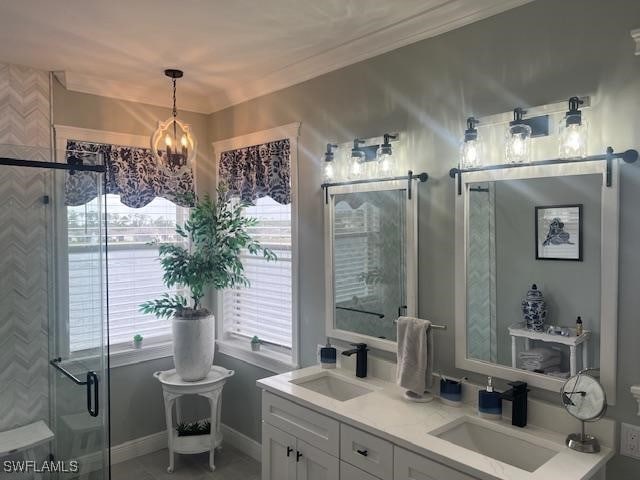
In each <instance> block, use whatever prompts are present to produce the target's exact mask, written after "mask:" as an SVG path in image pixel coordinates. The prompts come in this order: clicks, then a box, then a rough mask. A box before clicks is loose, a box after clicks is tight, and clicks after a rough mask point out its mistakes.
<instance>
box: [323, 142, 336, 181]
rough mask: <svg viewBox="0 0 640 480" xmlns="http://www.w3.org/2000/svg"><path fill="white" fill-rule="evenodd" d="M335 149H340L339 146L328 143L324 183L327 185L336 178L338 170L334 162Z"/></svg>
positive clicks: (325, 156) (325, 154) (325, 155)
mask: <svg viewBox="0 0 640 480" xmlns="http://www.w3.org/2000/svg"><path fill="white" fill-rule="evenodd" d="M334 148H338V145H335V144H333V143H327V151H326V152H324V164H323V165H324V166H323V179H324V180H323V181H324V182H325V183H331V182H332V181H333V180H334V179H335V178H336V169H335V166H334V165H335V164H334V161H333V158H334V155H333V149H334Z"/></svg>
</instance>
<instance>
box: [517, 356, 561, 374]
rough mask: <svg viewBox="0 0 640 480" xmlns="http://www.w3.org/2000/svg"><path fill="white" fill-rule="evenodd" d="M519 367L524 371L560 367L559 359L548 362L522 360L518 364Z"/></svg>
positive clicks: (551, 359)
mask: <svg viewBox="0 0 640 480" xmlns="http://www.w3.org/2000/svg"><path fill="white" fill-rule="evenodd" d="M520 366H521V367H522V368H524V369H525V370H531V371H533V370H546V369H547V368H551V367H559V366H560V357H558V358H550V359H549V360H545V361H543V362H541V361H539V360H522V361H521V362H520Z"/></svg>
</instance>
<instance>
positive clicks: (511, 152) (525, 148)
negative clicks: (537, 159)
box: [505, 107, 531, 163]
mask: <svg viewBox="0 0 640 480" xmlns="http://www.w3.org/2000/svg"><path fill="white" fill-rule="evenodd" d="M525 113H526V112H525V111H524V110H523V109H522V108H520V107H518V108H516V109H514V110H513V121H511V122H509V128H508V129H507V142H506V151H505V153H506V160H507V163H528V162H529V161H530V159H531V127H530V126H529V125H527V123H526V122H525V121H524V120H523V118H522V117H523V115H524V114H525Z"/></svg>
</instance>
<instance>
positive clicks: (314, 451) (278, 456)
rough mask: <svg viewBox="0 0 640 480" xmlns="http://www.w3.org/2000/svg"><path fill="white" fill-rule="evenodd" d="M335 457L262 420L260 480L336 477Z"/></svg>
mask: <svg viewBox="0 0 640 480" xmlns="http://www.w3.org/2000/svg"><path fill="white" fill-rule="evenodd" d="M339 471H340V462H339V460H338V459H337V458H336V457H334V456H332V455H329V454H328V453H326V452H323V451H322V450H320V449H319V448H316V447H314V446H312V445H309V444H308V443H306V442H304V441H302V440H300V439H298V438H296V437H294V436H293V435H291V434H289V433H286V432H283V431H282V430H280V429H278V428H276V427H274V426H272V425H269V424H268V423H263V424H262V479H263V480H336V479H338V478H340V474H339Z"/></svg>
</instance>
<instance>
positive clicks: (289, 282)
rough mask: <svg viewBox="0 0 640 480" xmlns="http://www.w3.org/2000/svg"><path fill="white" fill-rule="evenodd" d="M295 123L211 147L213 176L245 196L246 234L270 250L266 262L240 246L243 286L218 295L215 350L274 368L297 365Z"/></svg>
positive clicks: (235, 138)
mask: <svg viewBox="0 0 640 480" xmlns="http://www.w3.org/2000/svg"><path fill="white" fill-rule="evenodd" d="M299 128H300V124H299V123H291V124H289V125H284V126H280V127H276V128H273V129H270V130H264V131H261V132H255V133H251V134H248V135H243V136H241V137H234V138H230V139H227V140H221V141H219V142H215V143H214V145H213V146H214V151H215V152H216V161H217V170H218V181H220V182H223V183H226V184H227V186H230V187H231V188H230V190H231V191H233V192H234V194H235V195H242V196H243V198H245V199H247V201H249V200H248V198H247V197H250V198H252V200H251V204H252V205H251V206H249V207H247V208H245V210H244V215H246V216H248V217H252V218H256V219H257V220H258V223H257V225H256V226H255V227H253V228H252V230H251V232H250V234H251V235H252V237H253V238H255V239H256V240H258V241H259V242H260V243H261V244H262V245H263V246H265V247H268V248H270V249H271V250H273V252H274V253H275V254H276V256H277V260H276V261H271V262H267V261H266V260H264V259H263V258H262V256H254V255H249V254H248V252H244V254H243V255H242V262H243V266H244V269H245V274H246V275H247V278H248V279H249V281H250V286H249V287H243V288H234V289H228V290H226V291H224V292H219V293H218V296H217V315H216V318H217V335H216V339H217V340H216V343H217V345H218V349H219V351H220V352H221V353H224V354H227V355H231V356H233V357H236V358H238V359H240V360H243V361H245V362H248V363H251V364H253V365H257V366H259V367H262V368H265V369H267V370H270V371H272V372H276V373H283V372H286V371H290V370H291V369H293V368H297V362H298V333H297V332H298V323H297V322H298V300H297V293H298V287H297V278H298V274H297V204H296V197H297V181H296V180H297V149H298V147H297V145H298V130H299ZM265 144H268V145H265ZM267 172H268V173H267ZM265 173H266V174H265ZM253 336H257V337H258V338H260V340H261V347H260V351H259V352H255V351H252V349H251V344H250V339H251V338H252V337H253Z"/></svg>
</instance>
